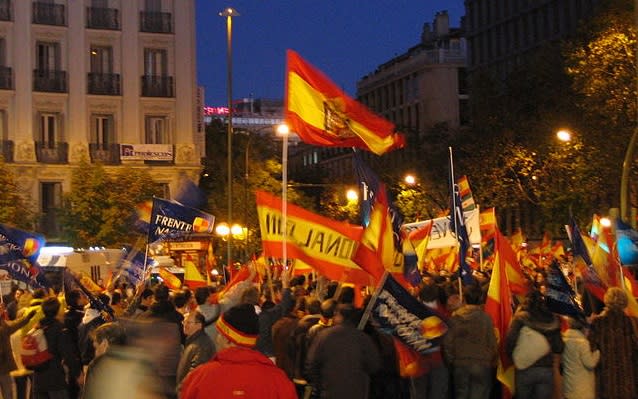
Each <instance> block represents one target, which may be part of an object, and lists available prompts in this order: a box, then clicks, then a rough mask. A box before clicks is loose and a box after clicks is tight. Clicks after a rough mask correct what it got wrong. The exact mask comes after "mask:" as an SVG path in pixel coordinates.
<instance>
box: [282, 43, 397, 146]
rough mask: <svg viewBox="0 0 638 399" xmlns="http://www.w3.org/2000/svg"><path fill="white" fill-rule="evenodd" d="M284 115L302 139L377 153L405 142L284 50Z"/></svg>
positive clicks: (357, 103) (296, 55) (388, 126)
mask: <svg viewBox="0 0 638 399" xmlns="http://www.w3.org/2000/svg"><path fill="white" fill-rule="evenodd" d="M287 57H288V66H287V71H286V94H285V111H284V112H285V117H286V122H287V123H289V124H290V128H291V130H292V131H294V132H296V133H297V134H298V135H299V137H300V138H301V139H302V140H303V141H304V142H306V143H309V144H314V145H318V146H324V147H357V148H362V149H366V150H368V151H372V152H374V153H375V154H377V155H381V154H383V153H385V152H387V151H390V150H392V149H395V148H401V147H403V146H404V145H405V139H404V137H403V136H402V135H400V134H397V133H395V132H394V125H393V124H392V123H391V122H390V121H388V120H386V119H384V118H382V117H380V116H378V115H376V114H374V113H373V112H372V111H370V110H368V109H367V108H366V107H365V106H364V105H363V104H361V103H359V102H357V101H355V100H354V99H352V98H350V97H349V96H348V95H346V94H345V93H344V92H343V91H342V90H341V89H340V88H339V87H338V86H337V85H335V84H334V83H333V82H332V81H330V79H328V77H326V75H324V74H323V73H322V72H321V71H320V70H318V69H316V68H315V67H314V66H312V65H310V64H309V63H308V62H307V61H306V60H304V59H303V58H301V57H300V56H299V54H297V53H296V52H294V51H292V50H288V52H287Z"/></svg>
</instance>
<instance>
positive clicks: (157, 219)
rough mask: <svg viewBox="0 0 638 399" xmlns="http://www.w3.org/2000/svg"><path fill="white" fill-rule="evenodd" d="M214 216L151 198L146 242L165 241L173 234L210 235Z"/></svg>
mask: <svg viewBox="0 0 638 399" xmlns="http://www.w3.org/2000/svg"><path fill="white" fill-rule="evenodd" d="M214 223H215V216H213V215H211V214H210V213H206V212H203V211H200V210H199V209H195V208H189V207H187V206H184V205H182V204H180V203H179V202H176V201H170V200H167V199H163V198H153V210H152V211H151V223H150V228H149V232H148V241H149V242H155V241H157V240H159V239H167V238H170V236H171V235H172V234H173V233H180V232H185V233H190V232H194V233H211V232H212V231H213V224H214Z"/></svg>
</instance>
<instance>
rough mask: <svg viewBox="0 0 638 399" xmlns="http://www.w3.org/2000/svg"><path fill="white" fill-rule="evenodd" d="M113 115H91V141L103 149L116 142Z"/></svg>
mask: <svg viewBox="0 0 638 399" xmlns="http://www.w3.org/2000/svg"><path fill="white" fill-rule="evenodd" d="M113 136H114V134H113V115H99V114H94V115H91V141H92V142H93V143H95V144H97V145H98V148H99V149H101V150H107V149H108V148H109V145H111V144H113V143H114V141H115V140H114V137H113Z"/></svg>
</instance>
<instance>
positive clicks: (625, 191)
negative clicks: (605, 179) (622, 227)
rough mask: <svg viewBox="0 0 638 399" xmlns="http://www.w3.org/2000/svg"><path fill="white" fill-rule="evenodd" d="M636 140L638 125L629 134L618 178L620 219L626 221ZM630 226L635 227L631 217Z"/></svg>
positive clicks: (634, 221)
mask: <svg viewBox="0 0 638 399" xmlns="http://www.w3.org/2000/svg"><path fill="white" fill-rule="evenodd" d="M636 140H638V127H637V128H634V133H633V134H632V135H631V139H630V140H629V144H628V145H627V150H626V152H625V160H624V161H623V163H622V176H621V178H620V219H621V220H622V221H623V222H627V221H628V219H629V214H628V213H629V210H628V209H627V200H628V196H629V172H631V164H632V162H633V160H634V149H635V148H636ZM630 224H631V226H632V227H636V220H635V219H633V218H632V220H631V221H630Z"/></svg>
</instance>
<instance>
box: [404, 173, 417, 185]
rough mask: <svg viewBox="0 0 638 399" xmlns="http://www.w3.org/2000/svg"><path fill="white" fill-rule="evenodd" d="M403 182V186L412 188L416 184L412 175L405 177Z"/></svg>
mask: <svg viewBox="0 0 638 399" xmlns="http://www.w3.org/2000/svg"><path fill="white" fill-rule="evenodd" d="M403 181H404V182H405V184H407V185H410V186H413V185H415V184H416V177H414V175H405V177H404V178H403Z"/></svg>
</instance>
